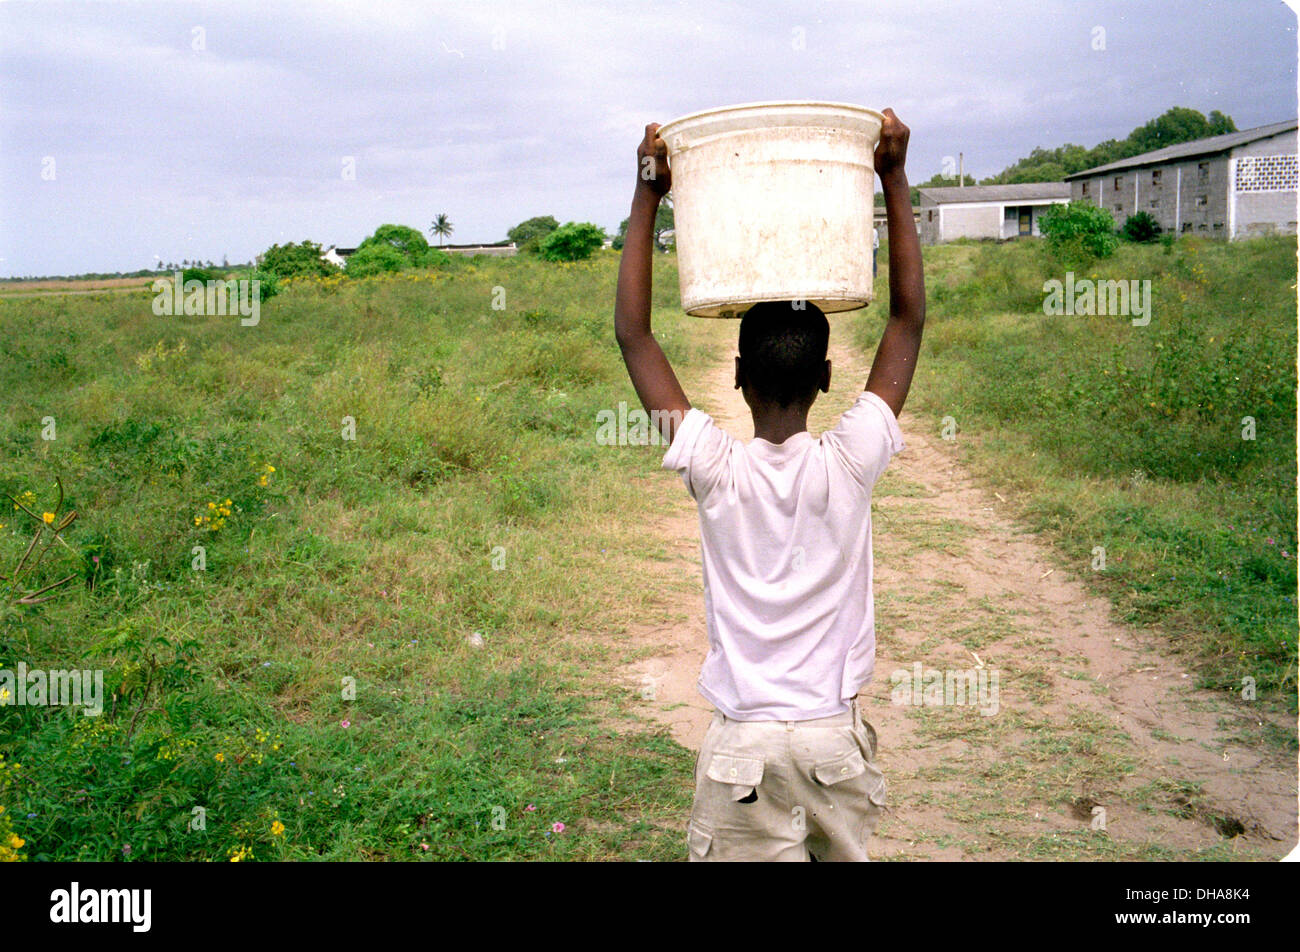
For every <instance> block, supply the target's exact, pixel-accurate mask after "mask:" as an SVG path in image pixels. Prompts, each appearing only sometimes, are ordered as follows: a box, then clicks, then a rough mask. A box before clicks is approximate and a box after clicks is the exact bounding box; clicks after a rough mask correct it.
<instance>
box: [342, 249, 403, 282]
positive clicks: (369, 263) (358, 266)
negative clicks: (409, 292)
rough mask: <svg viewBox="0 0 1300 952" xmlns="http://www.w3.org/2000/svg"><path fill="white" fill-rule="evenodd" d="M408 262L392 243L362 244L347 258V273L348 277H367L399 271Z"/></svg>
mask: <svg viewBox="0 0 1300 952" xmlns="http://www.w3.org/2000/svg"><path fill="white" fill-rule="evenodd" d="M410 263H411V262H410V259H408V258H407V257H406V256H405V255H404V254H402V253H401V252H400V251H398V250H397V249H396V248H394V247H393V246H392V245H389V244H369V245H367V244H363V245H362V246H361V247H360V248H358V249H357V250H356V252H355V253H354V254H353V255H352V257H350V258H349V259H348V267H347V275H348V277H350V278H368V277H371V276H372V275H376V274H389V273H392V272H394V271H401V270H402V269H403V268H405V267H406V266H407V265H409V264H410Z"/></svg>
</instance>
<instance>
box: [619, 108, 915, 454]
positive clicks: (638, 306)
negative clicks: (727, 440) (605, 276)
mask: <svg viewBox="0 0 1300 952" xmlns="http://www.w3.org/2000/svg"><path fill="white" fill-rule="evenodd" d="M658 130H659V124H658V123H653V122H652V123H651V124H650V125H648V126H646V127H645V139H644V140H643V141H642V143H641V145H640V147H639V148H638V149H637V180H636V192H635V193H634V194H633V196H632V213H631V216H630V217H629V218H628V223H627V237H626V238H625V239H624V242H623V257H622V260H621V261H620V262H619V266H618V293H617V294H616V296H615V301H614V337H615V339H616V340H617V341H618V346H619V349H620V350H621V351H622V352H623V362H624V363H625V364H627V372H628V376H630V377H631V378H632V386H633V387H635V388H636V395H637V396H638V397H640V398H641V405H642V406H644V407H645V409H646V412H647V413H649V414H650V416H651V419H652V420H655V421H657V422H658V423H659V428H660V432H662V433H663V436H664V439H666V440H668V441H670V442H671V440H672V438H673V435H674V434H675V433H676V431H677V427H679V426H680V425H681V422H682V419H683V418H684V417H685V416H686V412H687V411H688V410H690V408H691V404H690V401H688V400H687V399H686V394H685V393H684V392H683V391H682V386H681V384H680V383H678V382H677V375H676V374H675V373H673V368H672V365H671V364H670V363H668V358H667V357H666V356H665V355H664V352H663V348H661V347H660V346H659V342H658V341H657V340H655V337H654V334H653V333H652V332H651V330H650V281H651V275H650V254H651V242H652V241H653V238H654V221H655V213H656V212H657V211H658V210H659V201H660V199H662V198H663V196H664V195H665V194H666V193H667V192H668V190H669V188H671V187H672V179H671V177H670V173H669V169H668V147H667V146H666V145H664V141H663V140H662V139H660V138H659V136H658ZM909 214H910V212H909Z"/></svg>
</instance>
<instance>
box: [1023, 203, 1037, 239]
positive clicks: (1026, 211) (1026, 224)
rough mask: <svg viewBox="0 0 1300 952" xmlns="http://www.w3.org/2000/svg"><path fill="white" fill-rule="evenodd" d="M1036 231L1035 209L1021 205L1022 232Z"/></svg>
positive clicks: (1028, 233) (1030, 232)
mask: <svg viewBox="0 0 1300 952" xmlns="http://www.w3.org/2000/svg"><path fill="white" fill-rule="evenodd" d="M1033 232H1034V219H1033V209H1032V208H1031V207H1030V206H1028V205H1022V206H1021V207H1020V234H1021V236H1022V237H1023V236H1024V235H1031V234H1033Z"/></svg>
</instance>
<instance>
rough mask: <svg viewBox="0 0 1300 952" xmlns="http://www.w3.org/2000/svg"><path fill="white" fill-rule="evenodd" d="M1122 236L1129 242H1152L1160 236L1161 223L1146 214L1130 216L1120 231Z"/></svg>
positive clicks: (1140, 213)
mask: <svg viewBox="0 0 1300 952" xmlns="http://www.w3.org/2000/svg"><path fill="white" fill-rule="evenodd" d="M1120 234H1121V235H1122V236H1123V237H1125V238H1127V239H1128V240H1129V241H1140V242H1151V241H1155V240H1156V238H1158V237H1159V236H1160V223H1159V222H1157V221H1156V220H1155V219H1154V218H1152V217H1151V215H1149V214H1148V213H1146V212H1138V213H1137V214H1135V215H1129V216H1128V218H1127V220H1125V222H1124V227H1123V228H1122V229H1120Z"/></svg>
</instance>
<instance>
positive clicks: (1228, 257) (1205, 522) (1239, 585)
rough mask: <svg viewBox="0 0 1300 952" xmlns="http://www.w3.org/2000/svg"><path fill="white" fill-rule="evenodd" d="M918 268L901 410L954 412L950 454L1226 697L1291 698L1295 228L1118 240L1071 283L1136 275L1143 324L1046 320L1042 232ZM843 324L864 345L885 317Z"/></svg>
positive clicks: (1049, 265)
mask: <svg viewBox="0 0 1300 952" xmlns="http://www.w3.org/2000/svg"><path fill="white" fill-rule="evenodd" d="M925 262H926V289H927V298H928V315H927V327H926V338H925V343H924V345H923V352H922V359H921V361H920V364H919V367H918V376H917V380H916V383H915V384H914V387H913V395H914V396H913V402H912V407H913V408H914V409H919V410H921V411H922V413H923V415H924V417H925V418H926V419H927V420H928V421H929V425H931V426H933V427H934V432H935V434H936V435H937V434H938V433H939V430H940V421H941V420H942V419H943V418H944V417H948V416H951V417H953V418H954V419H955V420H956V421H957V426H958V436H957V442H958V446H959V450H960V451H961V452H963V453H964V454H965V458H966V460H967V461H968V462H969V463H970V464H971V465H973V466H974V467H975V468H976V470H977V471H978V472H980V473H981V474H982V475H983V476H985V477H986V478H987V479H989V480H990V481H991V482H993V483H994V484H995V485H998V486H1000V487H1001V488H1002V490H1003V492H1006V491H1007V490H1008V489H1009V490H1011V491H1012V492H1011V494H1010V497H1011V501H1013V502H1014V503H1015V504H1016V506H1017V507H1018V509H1019V511H1020V513H1021V515H1022V517H1023V519H1024V521H1025V522H1026V523H1027V524H1028V526H1029V528H1031V529H1033V530H1036V531H1040V532H1043V533H1045V534H1047V535H1048V536H1049V537H1050V538H1052V539H1053V540H1054V541H1055V542H1056V544H1057V546H1058V548H1059V550H1060V551H1061V553H1062V555H1063V556H1064V558H1065V559H1066V560H1067V561H1068V562H1070V563H1072V564H1074V565H1075V566H1077V567H1078V569H1079V571H1080V573H1081V574H1082V575H1084V576H1085V577H1086V578H1087V580H1088V581H1089V582H1090V583H1092V584H1094V585H1095V586H1096V588H1097V589H1098V590H1099V591H1102V592H1105V593H1106V594H1107V595H1109V596H1110V597H1111V598H1112V599H1113V600H1114V602H1115V604H1116V606H1117V608H1118V611H1119V613H1120V616H1121V617H1122V618H1124V619H1125V620H1127V621H1129V622H1132V623H1134V624H1137V625H1141V626H1150V625H1156V626H1159V627H1161V628H1162V629H1163V630H1165V631H1166V632H1167V633H1168V634H1169V635H1171V636H1172V637H1173V639H1174V641H1175V642H1176V643H1177V644H1178V645H1179V646H1180V647H1187V648H1190V649H1191V650H1192V651H1194V652H1195V653H1196V654H1197V655H1198V656H1199V658H1200V659H1201V661H1202V662H1203V664H1202V665H1201V666H1200V671H1201V675H1202V680H1203V683H1205V684H1207V685H1211V686H1213V687H1215V688H1219V689H1222V690H1225V691H1231V692H1238V693H1239V692H1240V691H1241V689H1242V684H1243V680H1242V679H1243V678H1251V679H1253V681H1254V683H1255V685H1256V688H1257V691H1258V694H1259V697H1260V698H1261V699H1268V700H1270V701H1272V702H1280V703H1287V704H1290V705H1291V706H1292V707H1293V706H1294V698H1295V692H1296V633H1297V616H1296V602H1295V598H1296V455H1295V417H1296V405H1295V390H1296V371H1295V367H1296V330H1295V313H1296V291H1295V286H1296V245H1295V241H1294V239H1286V238H1270V239H1258V240H1252V241H1244V242H1239V243H1235V244H1232V245H1229V244H1227V243H1224V242H1213V241H1202V240H1196V239H1185V240H1181V241H1179V242H1177V243H1176V244H1174V245H1173V247H1172V248H1169V249H1164V248H1162V247H1161V246H1159V245H1153V246H1135V245H1130V244H1124V245H1121V247H1120V250H1119V252H1118V253H1117V254H1116V255H1115V256H1114V257H1113V258H1111V259H1108V260H1105V261H1102V262H1099V263H1097V264H1096V265H1094V266H1092V268H1091V269H1089V271H1088V273H1087V274H1084V273H1079V274H1077V275H1076V278H1083V277H1097V278H1102V279H1108V278H1113V279H1121V280H1133V279H1137V280H1149V281H1150V282H1151V285H1150V286H1151V298H1152V312H1151V322H1150V324H1149V326H1145V327H1140V326H1134V325H1133V324H1132V323H1131V320H1130V318H1129V317H1126V316H1109V317H1104V316H1094V317H1083V316H1046V315H1045V314H1044V313H1043V300H1044V297H1045V295H1044V291H1043V284H1044V282H1045V281H1047V280H1051V279H1056V280H1060V281H1062V282H1064V281H1065V280H1066V274H1065V270H1066V269H1065V268H1064V267H1063V266H1062V265H1060V264H1058V263H1056V262H1054V261H1053V260H1052V259H1051V258H1049V257H1048V256H1047V255H1046V253H1045V249H1044V248H1043V247H1042V245H1041V244H1040V243H1038V242H1019V243H1012V244H1008V245H994V244H976V243H959V244H954V245H948V246H939V247H932V248H926V249H925ZM877 293H878V294H879V295H880V296H881V300H886V299H887V298H886V295H887V293H888V287H887V276H886V275H884V274H883V273H882V280H881V282H880V287H879V288H878V291H877ZM856 320H857V325H856V330H857V334H858V338H859V342H860V344H861V345H862V346H863V347H864V348H868V349H872V348H874V343H875V335H877V334H878V332H879V327H878V325H879V321H878V320H877V319H876V317H875V315H873V314H871V313H870V312H860V313H859V315H858V317H857V319H856ZM1246 417H1252V418H1253V419H1254V427H1255V434H1254V435H1255V438H1254V439H1253V440H1248V439H1243V433H1244V432H1245V428H1244V426H1243V420H1244V418H1246ZM1099 547H1100V548H1104V550H1105V559H1106V562H1105V569H1104V570H1101V571H1094V570H1093V569H1092V565H1093V562H1094V559H1095V558H1096V550H1097V549H1098V548H1099Z"/></svg>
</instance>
